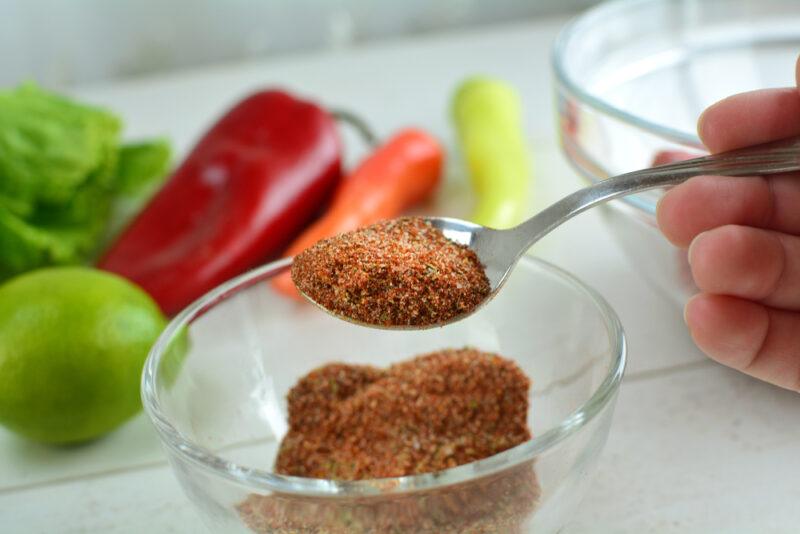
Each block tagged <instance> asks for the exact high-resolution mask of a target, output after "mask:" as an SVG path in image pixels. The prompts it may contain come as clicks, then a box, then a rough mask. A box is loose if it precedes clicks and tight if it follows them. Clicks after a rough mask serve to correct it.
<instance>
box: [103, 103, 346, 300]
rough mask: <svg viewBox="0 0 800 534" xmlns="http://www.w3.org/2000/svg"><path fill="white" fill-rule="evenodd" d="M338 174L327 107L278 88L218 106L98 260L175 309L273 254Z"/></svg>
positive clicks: (323, 199)
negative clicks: (207, 126) (219, 111)
mask: <svg viewBox="0 0 800 534" xmlns="http://www.w3.org/2000/svg"><path fill="white" fill-rule="evenodd" d="M340 178H341V145H340V141H339V137H338V133H337V128H336V124H335V121H334V119H333V117H332V116H331V115H330V114H328V113H327V112H326V111H325V110H323V109H322V108H320V107H318V106H316V105H314V104H312V103H309V102H304V101H301V100H297V99H295V98H293V97H292V96H290V95H288V94H286V93H284V92H281V91H274V90H271V91H262V92H259V93H256V94H254V95H252V96H250V97H248V98H246V99H245V100H243V101H242V102H240V103H239V104H237V105H236V106H234V107H233V109H231V110H230V111H228V113H227V114H225V115H224V116H223V117H222V118H221V119H220V120H219V121H218V122H217V123H216V124H215V125H214V126H213V127H212V128H211V130H209V131H208V132H207V133H206V134H205V136H203V138H202V139H201V140H200V142H199V143H198V144H197V145H196V146H195V148H194V149H193V150H192V151H191V153H190V154H189V156H188V157H187V158H186V160H185V161H184V162H183V163H182V164H181V166H180V167H178V169H177V170H176V171H175V173H174V174H173V175H172V177H171V178H170V179H169V181H168V182H167V184H166V185H165V186H164V188H163V189H162V190H161V191H160V192H159V193H158V194H157V195H156V196H155V197H154V198H153V199H152V201H151V202H150V203H149V204H148V205H147V207H145V209H144V210H143V211H142V212H141V213H140V214H139V215H138V217H136V219H134V221H133V222H132V223H131V225H130V226H129V227H128V228H127V229H126V230H125V231H124V232H123V233H122V235H121V236H120V237H119V239H118V240H117V241H116V242H115V243H114V244H113V245H112V246H111V248H110V249H109V250H108V251H107V252H106V253H105V255H104V256H103V257H102V258H101V259H100V261H99V267H100V268H102V269H106V270H108V271H112V272H115V273H118V274H120V275H122V276H124V277H126V278H128V279H130V280H132V281H134V282H135V283H137V284H138V285H140V286H141V287H142V288H144V289H145V291H147V292H148V293H150V295H151V296H152V297H153V298H154V299H155V300H156V302H158V304H159V305H160V306H161V308H162V309H163V310H164V312H165V313H167V314H175V313H177V312H178V311H180V310H181V309H182V308H183V307H185V306H186V305H187V304H189V303H191V302H192V301H193V300H195V299H196V298H198V297H200V296H201V295H202V294H204V293H205V292H206V291H208V290H210V289H211V288H213V287H214V286H216V285H218V284H219V283H221V282H223V281H225V280H227V279H229V278H231V277H233V276H236V275H237V274H240V273H242V272H244V271H245V270H247V269H249V268H251V267H254V266H255V265H257V264H258V263H259V262H262V261H265V260H267V259H269V258H272V257H275V256H277V255H278V254H279V253H280V252H281V251H282V250H283V249H284V248H285V247H286V246H287V245H288V244H289V243H290V242H291V241H292V239H294V237H295V236H296V235H297V234H298V233H299V232H301V231H302V230H303V229H304V228H305V227H306V226H307V225H308V224H309V223H310V222H311V220H312V219H313V218H314V217H315V216H316V215H318V214H319V212H320V209H321V208H322V207H323V205H324V204H326V203H327V201H328V200H329V198H330V196H331V195H332V193H333V191H334V189H335V187H336V185H337V184H338V182H339V180H340Z"/></svg>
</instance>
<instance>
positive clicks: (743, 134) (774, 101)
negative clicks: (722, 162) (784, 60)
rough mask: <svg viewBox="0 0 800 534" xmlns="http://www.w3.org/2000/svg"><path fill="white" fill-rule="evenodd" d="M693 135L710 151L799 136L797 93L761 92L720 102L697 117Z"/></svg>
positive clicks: (799, 96)
mask: <svg viewBox="0 0 800 534" xmlns="http://www.w3.org/2000/svg"><path fill="white" fill-rule="evenodd" d="M697 133H698V134H699V135H700V139H701V140H702V141H703V144H704V145H706V146H707V147H708V149H709V150H710V151H711V152H725V151H727V150H733V149H736V148H741V147H745V146H751V145H758V144H761V143H767V142H769V141H777V140H778V139H784V138H786V137H791V136H794V135H800V91H798V90H797V89H796V88H787V89H761V90H759V91H751V92H749V93H741V94H738V95H733V96H730V97H728V98H726V99H724V100H720V101H719V102H717V103H716V104H714V105H712V106H711V107H709V108H708V109H707V110H705V111H704V112H703V114H702V115H701V116H700V119H699V120H698V124H697Z"/></svg>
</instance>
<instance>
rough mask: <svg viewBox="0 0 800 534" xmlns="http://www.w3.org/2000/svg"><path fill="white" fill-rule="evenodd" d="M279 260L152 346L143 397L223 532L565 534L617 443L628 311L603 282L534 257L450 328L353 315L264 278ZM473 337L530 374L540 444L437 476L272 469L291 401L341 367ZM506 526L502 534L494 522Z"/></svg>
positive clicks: (209, 298) (203, 507)
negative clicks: (328, 475)
mask: <svg viewBox="0 0 800 534" xmlns="http://www.w3.org/2000/svg"><path fill="white" fill-rule="evenodd" d="M289 265H290V264H289V262H288V261H279V262H276V263H272V264H269V265H267V266H265V267H262V268H259V269H257V270H255V271H253V272H251V273H248V274H245V275H243V276H241V277H239V278H236V279H234V280H231V281H230V282H227V283H225V284H223V285H222V286H220V287H219V288H217V289H215V290H213V291H211V292H210V293H208V294H207V295H206V296H205V297H203V298H202V299H200V300H199V301H198V302H196V303H194V304H193V305H191V306H190V307H189V308H187V309H186V310H184V311H183V312H182V313H181V314H179V315H178V316H177V317H176V318H175V319H174V320H173V321H172V322H171V323H170V324H169V326H168V327H167V328H166V330H165V331H164V333H163V334H162V336H161V337H160V338H159V340H158V341H157V343H156V344H155V346H154V347H153V349H152V351H151V353H150V356H149V358H148V361H147V364H146V366H145V370H144V374H143V378H142V398H143V402H144V407H145V410H146V412H147V414H148V415H149V416H150V418H151V420H152V422H153V424H154V426H155V428H156V430H157V431H158V434H159V436H160V438H161V440H162V442H163V445H164V447H165V449H166V452H167V455H168V458H169V461H170V463H171V465H172V467H173V469H174V472H175V475H176V477H177V478H178V480H179V481H180V483H181V485H182V486H183V489H184V490H185V492H186V494H187V495H188V497H189V498H190V500H191V501H193V502H194V504H195V505H196V507H197V510H198V512H199V513H200V514H201V516H202V517H203V519H204V521H205V522H206V523H207V524H208V526H209V527H210V528H211V530H212V531H214V532H274V533H287V534H288V533H290V532H292V533H295V532H308V533H311V532H314V533H317V532H320V533H321V532H325V533H331V534H336V533H342V534H344V533H347V534H353V533H355V534H358V533H367V532H370V533H378V532H414V533H437V534H438V533H448V532H453V533H456V532H459V533H470V532H474V533H477V532H520V533H521V532H532V531H534V530H535V531H536V532H538V533H542V532H554V531H556V530H558V529H559V528H560V527H562V526H563V525H564V524H565V523H566V522H567V521H568V520H569V518H570V517H571V515H572V514H573V512H574V510H575V508H576V506H577V505H578V503H579V501H580V499H581V497H582V495H583V493H584V490H585V489H586V487H587V484H588V480H589V475H590V474H591V473H592V472H593V471H594V469H595V467H596V463H597V460H598V456H599V454H600V451H601V449H602V447H603V445H604V444H605V441H606V437H607V433H608V428H609V425H610V423H611V417H612V412H613V409H614V404H615V400H616V395H617V390H618V388H619V384H620V379H621V378H622V373H623V369H624V366H625V338H624V335H623V332H622V329H621V327H620V324H619V321H618V319H617V316H616V315H615V314H614V312H613V311H612V310H611V308H609V306H608V304H606V302H605V301H604V300H603V299H602V298H601V297H600V296H599V295H598V294H597V293H595V292H594V291H593V290H592V289H590V288H588V287H586V286H585V285H583V284H582V283H581V282H579V281H578V280H576V279H575V278H573V277H572V276H571V275H569V274H567V273H565V272H564V271H561V270H560V269H558V268H556V267H553V266H552V265H549V264H547V263H544V262H542V261H538V260H535V259H531V258H523V259H522V260H521V262H520V264H519V266H518V267H517V269H516V270H515V271H514V273H513V274H512V276H511V278H510V280H509V281H508V284H507V285H506V286H505V288H504V289H503V290H502V291H501V292H500V294H499V295H498V296H497V297H496V298H495V299H494V300H493V301H492V302H490V303H489V304H487V305H486V306H485V307H483V308H482V309H481V310H480V311H479V312H478V313H476V314H475V315H473V316H471V317H469V318H467V319H465V320H463V321H460V322H457V323H455V324H452V325H448V326H446V327H443V328H438V329H432V330H423V331H386V330H376V329H370V328H364V327H360V326H357V325H353V324H350V323H347V322H344V321H341V320H338V319H335V318H333V317H331V316H328V315H327V314H325V313H324V312H322V311H320V310H319V309H317V308H316V307H314V306H311V305H308V304H305V303H303V302H296V301H294V300H292V299H287V298H286V297H283V296H281V295H278V294H277V293H275V292H273V291H272V289H271V288H270V286H269V285H268V284H266V283H265V281H268V280H269V279H271V278H273V277H275V276H277V275H278V274H280V273H282V272H285V271H286V270H287V269H288V268H289ZM464 346H471V347H476V348H478V349H482V350H486V351H492V352H497V353H499V354H502V355H504V356H506V357H509V358H513V359H514V360H515V361H516V362H517V364H518V365H519V366H520V367H521V368H522V369H523V371H524V372H525V373H527V375H528V376H529V377H530V378H531V379H532V382H533V385H532V387H531V391H530V410H529V421H528V422H529V424H530V426H531V429H532V431H533V434H534V437H533V439H531V440H529V441H527V442H525V443H523V444H520V445H518V446H516V447H514V448H511V449H508V450H506V451H504V452H502V453H500V454H497V455H494V456H492V457H489V458H487V459H484V460H481V461H477V462H473V463H470V464H466V465H462V466H459V467H456V468H452V469H448V470H445V471H439V472H436V473H431V474H424V475H417V476H408V477H400V478H385V479H375V480H364V481H357V482H342V481H335V480H319V479H308V478H299V477H291V476H282V475H279V474H276V473H274V472H273V471H272V468H273V462H274V459H275V456H276V451H277V449H278V446H279V443H280V440H281V438H282V436H283V435H284V434H285V432H286V430H287V417H286V400H285V395H286V393H287V392H288V390H289V389H290V387H291V386H292V385H293V384H294V383H295V382H296V380H297V379H298V378H299V377H301V376H302V375H304V374H306V373H307V372H308V371H310V370H311V369H313V368H315V367H317V366H320V365H322V364H324V363H327V362H330V361H343V362H350V363H367V364H374V365H379V366H387V365H390V364H391V363H394V362H397V361H398V360H401V359H406V358H410V357H412V356H415V355H419V354H423V353H427V352H430V351H435V350H437V349H442V348H450V347H455V348H458V347H464ZM491 529H494V530H491Z"/></svg>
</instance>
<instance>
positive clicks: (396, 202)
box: [272, 128, 444, 297]
mask: <svg viewBox="0 0 800 534" xmlns="http://www.w3.org/2000/svg"><path fill="white" fill-rule="evenodd" d="M443 160H444V151H443V149H442V146H441V144H440V143H439V142H438V141H437V140H436V139H434V138H433V137H431V136H430V135H429V134H427V133H425V132H424V131H422V130H418V129H415V128H406V129H403V130H401V131H399V132H398V133H396V134H395V135H394V136H392V137H391V138H390V139H389V140H388V141H387V142H386V143H384V144H383V145H381V146H380V147H378V148H377V149H376V150H375V152H373V153H372V154H371V155H370V156H368V157H367V158H366V159H365V160H364V161H362V162H361V164H360V165H359V166H358V167H357V168H356V169H355V171H353V173H352V174H351V175H350V176H349V177H347V178H345V179H344V180H343V181H342V182H341V183H340V184H339V186H338V189H337V190H336V192H335V193H334V197H333V201H332V202H331V205H330V207H329V208H328V210H327V212H325V214H324V215H323V216H322V217H321V218H320V219H319V220H317V221H316V222H315V223H314V224H312V225H311V226H310V227H308V228H307V229H306V230H305V231H304V232H303V233H302V234H300V236H299V237H298V238H297V239H296V240H295V241H294V242H293V243H292V244H291V245H290V246H289V248H288V249H287V250H286V252H285V253H284V257H286V256H294V255H296V254H298V253H299V252H302V251H303V250H305V249H306V248H308V247H310V246H312V245H314V244H315V243H316V242H317V241H320V240H322V239H326V238H329V237H333V236H336V235H339V234H342V233H345V232H350V231H352V230H356V229H357V228H361V227H363V226H367V225H370V224H373V223H375V222H378V221H380V220H384V219H392V218H395V217H397V216H399V215H400V214H402V213H403V212H404V211H406V210H407V209H409V208H410V207H412V206H414V205H416V204H419V203H421V202H423V201H424V200H426V199H428V198H430V197H431V195H432V194H433V192H434V191H435V190H436V187H437V186H438V185H439V182H440V181H441V175H442V164H443ZM272 285H273V287H275V289H277V290H278V291H280V292H281V293H284V294H286V295H290V296H294V297H299V293H298V292H297V289H295V287H294V283H293V282H292V279H291V276H290V274H289V273H284V274H282V275H281V276H279V277H277V278H276V279H275V280H274V281H273V282H272Z"/></svg>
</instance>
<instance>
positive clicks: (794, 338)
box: [657, 59, 800, 391]
mask: <svg viewBox="0 0 800 534" xmlns="http://www.w3.org/2000/svg"><path fill="white" fill-rule="evenodd" d="M796 70H797V72H796V76H797V81H798V85H800V59H799V60H798V64H797V68H796ZM698 132H699V134H700V138H701V139H702V140H703V143H704V144H705V145H706V146H707V147H708V148H709V150H711V152H723V151H726V150H732V149H735V148H739V147H744V146H748V145H755V144H759V143H765V142H768V141H773V140H777V139H781V138H785V137H789V136H796V135H800V89H798V88H790V89H768V90H763V91H754V92H751V93H744V94H740V95H736V96H732V97H730V98H727V99H725V100H722V101H721V102H718V103H717V104H714V105H713V106H711V107H710V108H708V109H707V110H706V111H705V112H704V113H703V115H702V116H701V117H700V120H699V123H698ZM657 218H658V224H659V226H660V228H661V230H662V232H663V233H664V235H665V236H666V237H667V238H668V239H669V240H670V241H671V242H672V243H674V244H675V245H677V246H679V247H688V248H689V263H690V264H691V268H692V275H693V277H694V280H695V282H696V283H697V286H698V287H699V288H700V291H701V293H700V294H699V295H695V296H694V297H692V299H691V300H690V301H689V302H688V303H687V305H686V309H685V310H684V317H685V319H686V323H687V325H688V326H689V330H690V332H691V334H692V337H693V338H694V341H695V343H697V346H698V347H700V349H701V350H702V351H703V352H705V353H706V354H708V356H710V357H711V358H712V359H714V360H716V361H718V362H720V363H723V364H725V365H728V366H730V367H733V368H734V369H738V370H740V371H743V372H745V373H747V374H750V375H752V376H755V377H757V378H760V379H762V380H766V381H767V382H771V383H773V384H776V385H778V386H782V387H785V388H788V389H792V390H795V391H800V174H792V175H775V176H773V177H769V178H763V177H761V178H725V177H721V176H699V177H697V178H693V179H691V180H689V181H687V182H685V183H684V184H681V185H680V186H677V187H675V188H674V189H672V190H670V191H669V192H668V193H667V194H666V195H664V197H663V198H662V200H661V202H660V203H659V206H658V213H657Z"/></svg>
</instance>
